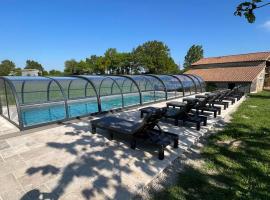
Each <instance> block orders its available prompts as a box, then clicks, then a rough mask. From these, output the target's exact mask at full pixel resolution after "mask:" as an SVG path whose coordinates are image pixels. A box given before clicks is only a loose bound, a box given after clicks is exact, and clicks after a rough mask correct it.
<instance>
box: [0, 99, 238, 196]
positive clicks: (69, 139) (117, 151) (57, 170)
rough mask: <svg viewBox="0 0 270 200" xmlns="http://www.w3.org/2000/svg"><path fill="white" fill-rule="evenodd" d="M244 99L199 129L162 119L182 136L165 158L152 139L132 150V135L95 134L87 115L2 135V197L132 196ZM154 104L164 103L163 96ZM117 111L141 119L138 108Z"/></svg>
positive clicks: (0, 159) (0, 180) (0, 187)
mask: <svg viewBox="0 0 270 200" xmlns="http://www.w3.org/2000/svg"><path fill="white" fill-rule="evenodd" d="M179 100H181V99H179ZM241 101H242V100H241ZM241 101H240V102H238V103H236V104H235V105H233V106H230V107H229V109H227V110H226V111H223V112H222V115H221V116H219V117H218V118H216V119H213V118H210V120H209V123H208V126H207V127H203V128H202V129H201V131H196V130H195V126H193V125H191V124H190V125H187V127H176V126H173V125H171V124H168V123H161V125H162V127H163V128H164V129H165V130H167V131H171V132H174V133H177V134H179V136H180V148H178V149H173V148H171V147H170V148H167V149H166V152H165V159H164V160H162V161H160V160H158V158H157V152H156V150H157V149H156V148H152V147H151V146H149V145H148V144H140V143H139V144H138V148H137V150H132V149H131V148H130V147H129V141H128V140H125V139H124V138H123V139H122V138H117V135H115V140H113V141H110V140H109V139H108V134H107V133H105V132H101V131H100V130H99V129H98V134H95V135H93V134H91V133H90V132H89V120H88V119H82V120H80V121H74V122H67V123H65V124H63V125H54V126H50V127H46V129H45V130H35V131H34V132H33V131H32V133H27V134H23V135H21V136H16V137H10V138H8V139H2V140H0V199H1V200H10V199H16V200H17V199H21V200H32V199H39V198H40V199H61V200H62V199H63V200H69V199H70V200H74V199H76V200H80V199H91V200H93V199H130V198H132V196H133V195H134V194H135V193H137V192H140V190H141V189H142V187H143V186H145V185H146V184H148V183H149V182H150V181H151V180H153V179H154V178H155V176H157V175H158V174H159V173H160V172H161V171H162V170H164V169H165V168H166V167H167V166H168V165H169V164H170V163H171V161H173V160H174V159H176V158H177V157H178V156H179V155H180V154H181V153H182V152H183V151H184V150H185V149H187V148H188V147H190V146H191V145H192V144H193V143H195V142H196V141H197V140H198V139H199V137H201V136H203V135H204V134H205V133H206V132H207V131H209V130H210V129H212V128H213V125H214V124H216V123H220V122H221V123H222V122H223V120H224V118H225V117H227V116H228V115H229V114H230V113H231V112H232V111H233V110H235V108H236V107H237V106H238V105H239V104H240V103H241ZM154 106H156V107H163V106H165V102H163V103H157V104H154ZM117 115H119V116H121V117H125V118H127V119H132V120H140V118H139V112H138V109H133V110H129V111H125V112H121V113H117ZM2 121H3V119H2ZM2 121H1V123H2Z"/></svg>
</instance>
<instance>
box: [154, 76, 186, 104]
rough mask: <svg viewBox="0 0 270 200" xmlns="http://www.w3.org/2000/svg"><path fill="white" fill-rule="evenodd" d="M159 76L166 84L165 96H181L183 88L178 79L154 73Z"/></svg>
mask: <svg viewBox="0 0 270 200" xmlns="http://www.w3.org/2000/svg"><path fill="white" fill-rule="evenodd" d="M155 76H157V77H159V78H160V79H161V80H162V81H163V83H164V84H165V86H166V90H167V98H168V99H170V98H175V97H180V96H183V88H182V85H181V83H180V82H179V80H178V79H177V78H175V77H173V76H169V75H155Z"/></svg>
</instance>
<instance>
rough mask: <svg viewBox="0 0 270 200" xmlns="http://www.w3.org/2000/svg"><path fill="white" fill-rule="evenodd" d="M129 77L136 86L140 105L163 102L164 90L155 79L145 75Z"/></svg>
mask: <svg viewBox="0 0 270 200" xmlns="http://www.w3.org/2000/svg"><path fill="white" fill-rule="evenodd" d="M129 77H131V78H132V79H133V80H134V81H135V82H136V83H137V85H138V87H139V89H140V91H141V95H142V103H146V102H153V101H159V100H164V99H165V98H166V93H165V88H164V86H163V85H162V83H161V82H160V81H159V80H158V79H157V78H155V77H152V76H146V75H133V76H129Z"/></svg>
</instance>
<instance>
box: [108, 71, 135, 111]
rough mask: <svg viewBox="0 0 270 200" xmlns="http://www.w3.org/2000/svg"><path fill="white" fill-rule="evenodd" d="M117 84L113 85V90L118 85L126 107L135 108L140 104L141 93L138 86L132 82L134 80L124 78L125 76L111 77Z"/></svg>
mask: <svg viewBox="0 0 270 200" xmlns="http://www.w3.org/2000/svg"><path fill="white" fill-rule="evenodd" d="M109 77H110V78H112V79H113V80H114V81H115V82H114V83H113V86H112V87H113V88H115V86H114V85H115V84H117V85H118V86H119V87H120V89H121V91H122V94H123V101H124V107H128V106H134V105H139V104H140V93H139V89H138V88H137V86H136V84H135V83H134V82H133V81H132V79H130V78H127V77H124V76H109Z"/></svg>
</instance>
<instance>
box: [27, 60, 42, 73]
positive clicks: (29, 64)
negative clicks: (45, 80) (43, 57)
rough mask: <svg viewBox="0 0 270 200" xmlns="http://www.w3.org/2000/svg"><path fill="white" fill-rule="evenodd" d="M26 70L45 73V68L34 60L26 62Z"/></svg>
mask: <svg viewBox="0 0 270 200" xmlns="http://www.w3.org/2000/svg"><path fill="white" fill-rule="evenodd" d="M24 69H37V70H39V71H40V72H41V73H42V72H43V71H44V68H43V67H42V65H41V64H40V63H38V62H37V61H34V60H27V61H26V66H25V68H24Z"/></svg>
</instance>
